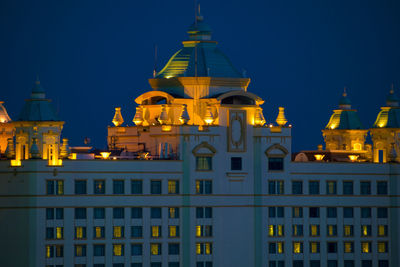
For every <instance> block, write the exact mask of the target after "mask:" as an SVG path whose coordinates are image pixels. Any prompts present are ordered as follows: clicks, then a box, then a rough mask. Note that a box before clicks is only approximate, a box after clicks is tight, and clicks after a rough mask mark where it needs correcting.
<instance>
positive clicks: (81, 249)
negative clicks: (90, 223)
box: [75, 245, 86, 257]
mask: <svg viewBox="0 0 400 267" xmlns="http://www.w3.org/2000/svg"><path fill="white" fill-rule="evenodd" d="M75 256H76V257H86V245H75Z"/></svg>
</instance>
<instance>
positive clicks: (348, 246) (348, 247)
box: [344, 241, 354, 253]
mask: <svg viewBox="0 0 400 267" xmlns="http://www.w3.org/2000/svg"><path fill="white" fill-rule="evenodd" d="M344 253H354V242H352V241H345V242H344Z"/></svg>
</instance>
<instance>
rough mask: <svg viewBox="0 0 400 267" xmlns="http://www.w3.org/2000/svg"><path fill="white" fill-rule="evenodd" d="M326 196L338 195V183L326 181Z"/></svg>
mask: <svg viewBox="0 0 400 267" xmlns="http://www.w3.org/2000/svg"><path fill="white" fill-rule="evenodd" d="M326 194H327V195H336V194H337V189H336V181H326Z"/></svg>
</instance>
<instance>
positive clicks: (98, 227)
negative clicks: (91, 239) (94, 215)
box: [95, 226, 102, 238]
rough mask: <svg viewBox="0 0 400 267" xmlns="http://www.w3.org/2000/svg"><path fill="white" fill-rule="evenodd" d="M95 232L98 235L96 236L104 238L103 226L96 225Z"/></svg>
mask: <svg viewBox="0 0 400 267" xmlns="http://www.w3.org/2000/svg"><path fill="white" fill-rule="evenodd" d="M95 229H96V230H95V232H96V237H95V238H102V236H101V227H100V226H96V228H95Z"/></svg>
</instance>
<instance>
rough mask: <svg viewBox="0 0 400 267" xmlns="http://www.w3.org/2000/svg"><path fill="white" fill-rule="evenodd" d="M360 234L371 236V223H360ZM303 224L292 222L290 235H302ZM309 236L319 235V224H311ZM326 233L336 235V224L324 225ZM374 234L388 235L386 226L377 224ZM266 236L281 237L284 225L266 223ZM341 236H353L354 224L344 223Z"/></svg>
mask: <svg viewBox="0 0 400 267" xmlns="http://www.w3.org/2000/svg"><path fill="white" fill-rule="evenodd" d="M360 229H361V231H360V236H361V237H371V236H372V226H371V225H369V224H368V225H361V228H360ZM303 230H304V229H303V225H302V224H294V225H292V236H297V237H298V236H303V235H304V231H303ZM308 234H309V236H313V237H317V236H320V225H319V224H311V225H310V226H309V231H308ZM326 235H327V236H329V237H336V236H338V229H337V225H336V224H328V225H326ZM376 235H377V236H378V237H385V236H388V226H387V225H386V224H385V225H378V226H377V228H376ZM268 236H270V237H281V236H285V231H284V225H283V224H270V225H268ZM343 236H344V237H353V236H354V225H344V226H343Z"/></svg>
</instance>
